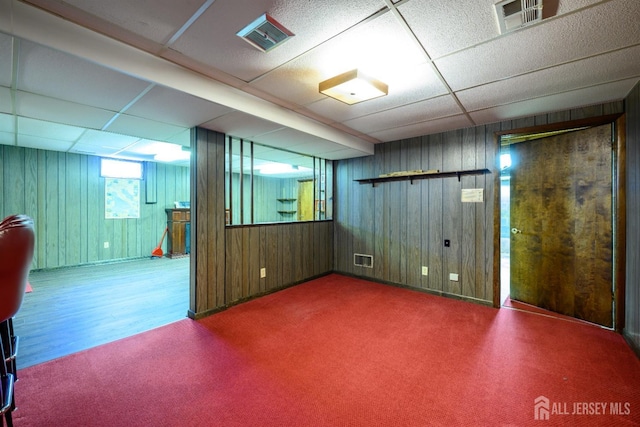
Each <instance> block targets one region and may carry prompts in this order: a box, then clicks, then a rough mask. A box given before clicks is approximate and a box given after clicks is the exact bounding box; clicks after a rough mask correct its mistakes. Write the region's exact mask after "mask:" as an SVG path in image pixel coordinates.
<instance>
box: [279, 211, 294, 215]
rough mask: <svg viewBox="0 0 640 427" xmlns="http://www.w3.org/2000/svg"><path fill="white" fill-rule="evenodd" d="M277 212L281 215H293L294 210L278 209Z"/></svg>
mask: <svg viewBox="0 0 640 427" xmlns="http://www.w3.org/2000/svg"><path fill="white" fill-rule="evenodd" d="M278 213H279V214H282V215H293V214H294V213H296V211H278Z"/></svg>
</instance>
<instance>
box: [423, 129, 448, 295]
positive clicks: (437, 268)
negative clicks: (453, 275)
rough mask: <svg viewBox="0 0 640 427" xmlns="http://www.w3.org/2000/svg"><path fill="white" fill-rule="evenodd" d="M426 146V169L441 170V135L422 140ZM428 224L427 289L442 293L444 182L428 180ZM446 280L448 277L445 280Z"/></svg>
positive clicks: (443, 277)
mask: <svg viewBox="0 0 640 427" xmlns="http://www.w3.org/2000/svg"><path fill="white" fill-rule="evenodd" d="M424 140H425V142H426V143H427V144H428V152H429V158H428V161H429V166H428V167H427V169H433V170H440V171H444V169H443V142H442V134H437V135H430V136H428V137H425V138H424ZM428 185H429V201H428V203H429V204H428V207H429V222H428V224H426V228H427V229H428V232H429V235H428V239H427V253H428V254H429V257H428V261H429V264H428V267H429V285H428V288H429V289H433V290H437V291H444V280H445V276H444V267H443V262H442V260H443V251H444V247H443V240H444V238H443V236H442V231H443V230H442V223H443V221H444V219H443V217H442V215H443V210H442V209H443V205H442V202H443V201H442V192H443V185H444V180H442V179H429V180H428ZM446 280H449V279H448V275H447V278H446Z"/></svg>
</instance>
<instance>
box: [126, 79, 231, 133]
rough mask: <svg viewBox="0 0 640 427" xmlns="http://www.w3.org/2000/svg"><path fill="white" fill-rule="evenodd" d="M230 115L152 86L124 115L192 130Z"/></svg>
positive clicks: (221, 108)
mask: <svg viewBox="0 0 640 427" xmlns="http://www.w3.org/2000/svg"><path fill="white" fill-rule="evenodd" d="M230 111H232V110H231V109H230V108H228V107H225V106H222V105H219V104H215V103H213V102H210V101H206V100H204V99H202V98H198V97H195V96H193V95H189V94H186V93H184V92H179V91H177V90H174V89H170V88H166V87H163V86H154V87H153V88H152V89H151V90H150V91H149V92H147V93H146V94H145V95H144V96H143V97H142V98H140V99H139V100H138V101H136V102H135V103H134V104H133V105H132V106H131V107H129V108H128V109H127V111H126V113H127V114H129V115H133V116H139V117H143V118H146V119H151V120H156V121H160V122H164V123H170V124H174V125H176V126H182V127H194V126H197V125H199V124H201V123H203V122H206V121H209V120H211V119H212V118H216V117H220V116H222V115H223V114H226V113H228V112H230Z"/></svg>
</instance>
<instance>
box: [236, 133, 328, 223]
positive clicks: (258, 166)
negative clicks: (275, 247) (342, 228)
mask: <svg viewBox="0 0 640 427" xmlns="http://www.w3.org/2000/svg"><path fill="white" fill-rule="evenodd" d="M332 188H333V163H332V162H331V161H330V160H325V159H320V158H317V157H312V156H307V155H304V154H298V153H294V152H290V151H286V150H281V149H277V148H273V147H267V146H264V145H260V144H256V143H253V142H251V141H245V140H242V139H238V138H234V137H227V142H226V144H225V209H226V217H227V220H226V222H227V225H241V224H259V223H270V222H293V221H318V220H325V219H331V218H332V212H333V204H332V203H333V197H332Z"/></svg>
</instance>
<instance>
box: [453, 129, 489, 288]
mask: <svg viewBox="0 0 640 427" xmlns="http://www.w3.org/2000/svg"><path fill="white" fill-rule="evenodd" d="M475 142H476V133H475V128H468V129H463V130H462V164H461V169H462V170H468V169H476V168H477V163H478V162H477V156H478V153H477V151H476V149H475V148H476V147H475V145H476V144H475ZM482 177H484V175H482ZM476 179H477V177H476V176H465V177H462V178H461V185H460V187H461V189H463V188H476ZM482 188H484V186H483V187H482ZM460 197H461V194H460V195H459V196H458V201H459V200H460ZM460 207H461V208H462V222H461V228H462V234H461V241H460V246H461V257H462V264H461V269H460V276H459V280H460V292H461V294H462V295H464V296H467V297H476V284H475V280H476V251H477V246H476V242H478V241H483V240H484V239H483V238H478V236H477V234H476V217H477V216H479V215H478V212H476V203H460Z"/></svg>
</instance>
